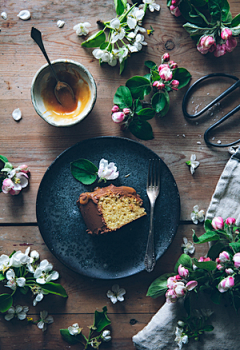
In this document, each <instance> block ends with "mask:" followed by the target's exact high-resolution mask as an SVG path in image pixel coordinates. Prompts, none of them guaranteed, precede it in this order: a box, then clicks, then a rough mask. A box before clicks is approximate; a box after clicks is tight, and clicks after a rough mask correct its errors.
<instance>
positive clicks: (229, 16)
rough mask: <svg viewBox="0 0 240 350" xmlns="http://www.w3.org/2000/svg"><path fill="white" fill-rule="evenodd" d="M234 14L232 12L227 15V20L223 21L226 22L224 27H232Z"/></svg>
mask: <svg viewBox="0 0 240 350" xmlns="http://www.w3.org/2000/svg"><path fill="white" fill-rule="evenodd" d="M232 19H233V18H232V14H231V12H230V11H229V12H228V15H227V18H226V19H225V20H224V21H223V22H224V25H226V26H229V25H231V23H232Z"/></svg>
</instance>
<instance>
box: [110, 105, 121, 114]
mask: <svg viewBox="0 0 240 350" xmlns="http://www.w3.org/2000/svg"><path fill="white" fill-rule="evenodd" d="M119 111H120V108H119V107H118V106H117V105H114V106H113V108H112V112H113V113H115V112H119Z"/></svg>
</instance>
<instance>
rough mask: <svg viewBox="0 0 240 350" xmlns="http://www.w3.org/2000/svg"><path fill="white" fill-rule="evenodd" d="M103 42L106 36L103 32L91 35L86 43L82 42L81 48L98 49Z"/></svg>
mask: <svg viewBox="0 0 240 350" xmlns="http://www.w3.org/2000/svg"><path fill="white" fill-rule="evenodd" d="M104 41H106V36H105V33H104V31H103V30H99V32H97V33H95V34H93V35H91V36H90V37H89V38H88V39H87V40H86V41H84V42H83V43H82V44H81V46H83V47H100V46H101V45H102V44H103V43H104Z"/></svg>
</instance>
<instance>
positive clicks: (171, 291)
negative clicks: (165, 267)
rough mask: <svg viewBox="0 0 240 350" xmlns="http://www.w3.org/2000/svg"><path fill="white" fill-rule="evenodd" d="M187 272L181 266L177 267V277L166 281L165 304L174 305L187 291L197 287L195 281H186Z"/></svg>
mask: <svg viewBox="0 0 240 350" xmlns="http://www.w3.org/2000/svg"><path fill="white" fill-rule="evenodd" d="M188 277H189V271H188V269H186V268H185V267H184V266H183V265H182V264H180V265H179V266H178V275H176V276H173V277H169V278H168V280H167V287H168V290H167V292H166V294H165V296H166V301H167V303H175V302H176V301H177V300H178V299H179V298H182V297H184V296H185V295H186V293H187V292H188V291H191V290H193V289H194V288H195V287H197V285H198V282H197V281H194V280H193V281H191V280H190V281H188Z"/></svg>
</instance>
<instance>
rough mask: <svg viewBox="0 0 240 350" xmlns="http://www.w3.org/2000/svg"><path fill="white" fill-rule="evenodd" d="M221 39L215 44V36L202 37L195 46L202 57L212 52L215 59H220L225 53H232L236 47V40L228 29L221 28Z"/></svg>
mask: <svg viewBox="0 0 240 350" xmlns="http://www.w3.org/2000/svg"><path fill="white" fill-rule="evenodd" d="M221 39H222V40H220V42H219V43H217V38H216V36H215V35H203V36H202V37H201V38H200V40H199V42H198V44H197V50H198V51H199V52H201V53H202V54H203V55H206V54H207V53H208V52H213V54H214V56H215V57H220V56H223V55H225V53H227V52H232V51H233V50H234V49H235V47H236V46H237V39H236V38H234V37H233V36H232V31H231V29H229V28H222V30H221Z"/></svg>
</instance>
